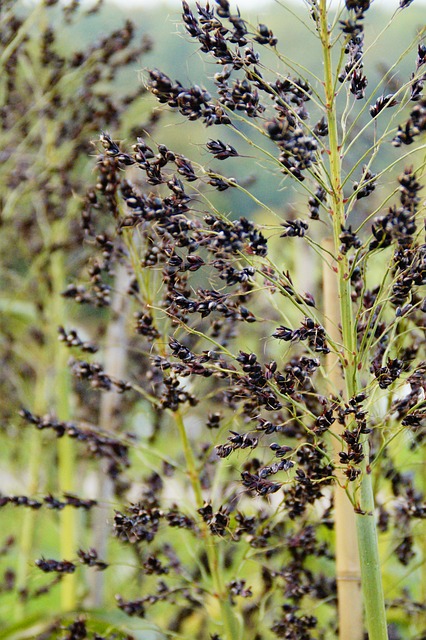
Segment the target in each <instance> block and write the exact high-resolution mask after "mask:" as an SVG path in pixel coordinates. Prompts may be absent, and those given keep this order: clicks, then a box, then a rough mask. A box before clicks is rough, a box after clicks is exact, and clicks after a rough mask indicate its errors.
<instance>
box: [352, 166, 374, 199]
mask: <svg viewBox="0 0 426 640" xmlns="http://www.w3.org/2000/svg"><path fill="white" fill-rule="evenodd" d="M375 177H376V174H375V173H373V172H372V171H370V169H369V168H368V167H367V166H365V165H364V166H363V168H362V178H361V181H360V182H354V185H353V190H354V191H355V197H356V199H357V200H360V199H361V198H367V197H368V196H369V195H370V193H373V191H374V190H375V188H376V182H375V181H374V178H375Z"/></svg>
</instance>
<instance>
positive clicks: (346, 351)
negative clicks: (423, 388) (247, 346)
mask: <svg viewBox="0 0 426 640" xmlns="http://www.w3.org/2000/svg"><path fill="white" fill-rule="evenodd" d="M327 18H328V10H327V0H320V24H319V29H320V37H321V42H322V49H323V60H324V86H325V94H326V110H327V121H328V130H329V134H328V135H329V145H330V150H329V154H330V156H329V157H330V179H331V185H330V194H329V202H330V213H331V216H332V222H333V238H334V254H335V255H336V256H338V267H337V274H336V277H337V278H338V291H339V303H340V323H341V330H342V342H343V353H342V365H343V369H344V374H345V385H346V393H347V395H348V397H349V398H350V397H353V396H354V395H355V394H356V393H357V391H358V390H359V389H358V383H357V365H358V363H357V358H356V333H355V326H354V318H353V311H352V300H351V290H350V278H349V265H348V259H347V256H346V255H342V254H341V253H340V251H339V245H340V239H339V236H340V233H341V227H342V225H344V224H345V206H344V198H343V189H342V172H341V156H340V154H341V149H340V146H339V138H338V127H337V113H336V100H335V78H334V74H333V68H332V60H331V33H330V30H329V26H328V20H327ZM367 438H368V436H367V437H365V439H364V442H363V453H364V460H363V462H362V465H361V476H360V477H361V479H360V490H359V505H358V507H359V509H358V511H359V513H358V514H357V518H356V523H357V535H358V547H359V553H360V561H361V580H362V591H363V597H364V608H365V615H366V626H367V630H368V634H369V639H370V640H387V638H388V634H387V625H386V612H385V604H384V595H383V586H382V578H381V571H380V559H379V549H378V540H377V527H376V521H375V516H374V495H373V488H372V481H371V473H370V469H369V464H368V460H369V446H368V440H367Z"/></svg>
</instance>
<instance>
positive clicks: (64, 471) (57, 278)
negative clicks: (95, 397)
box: [51, 251, 77, 611]
mask: <svg viewBox="0 0 426 640" xmlns="http://www.w3.org/2000/svg"><path fill="white" fill-rule="evenodd" d="M51 275H52V307H53V312H52V324H53V332H54V335H52V338H51V339H52V340H54V342H53V351H54V367H55V368H54V383H53V384H54V390H53V393H54V404H55V411H56V415H57V417H58V419H59V420H62V421H67V420H69V419H70V417H71V406H70V404H71V403H70V400H71V391H72V390H71V381H70V373H69V370H68V366H67V360H68V354H67V352H66V349H65V348H64V346H63V345H62V344H60V343H59V342H58V338H57V329H58V326H59V325H60V324H62V322H63V320H64V317H65V309H64V306H65V305H64V301H63V298H62V297H61V292H62V291H63V290H64V288H65V269H64V256H63V254H62V253H61V252H60V251H55V252H54V253H53V254H52V257H51ZM75 457H76V456H75V444H74V441H73V440H72V439H71V438H68V437H66V436H65V437H63V438H60V439H59V441H58V479H59V487H60V491H61V492H62V493H64V492H69V493H73V492H74V490H75V477H76V464H75ZM76 525H77V519H76V511H75V510H74V509H71V508H65V509H63V510H62V511H61V512H60V553H61V558H63V559H65V560H72V558H73V557H74V556H75V554H76V550H77V549H76V547H77V545H76V533H77V526H76ZM76 587H77V581H76V576H75V574H69V575H66V576H64V578H63V580H62V581H61V608H62V610H63V611H72V610H74V609H75V608H76V603H77V597H76Z"/></svg>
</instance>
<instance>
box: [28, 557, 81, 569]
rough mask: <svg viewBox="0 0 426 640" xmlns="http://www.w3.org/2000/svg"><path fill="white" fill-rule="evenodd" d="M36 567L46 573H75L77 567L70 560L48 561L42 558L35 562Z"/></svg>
mask: <svg viewBox="0 0 426 640" xmlns="http://www.w3.org/2000/svg"><path fill="white" fill-rule="evenodd" d="M35 565H36V567H38V568H39V569H41V571H43V572H44V573H53V572H55V573H74V571H75V570H76V565H75V564H74V563H73V562H69V561H68V560H46V559H45V558H40V559H39V560H36V561H35Z"/></svg>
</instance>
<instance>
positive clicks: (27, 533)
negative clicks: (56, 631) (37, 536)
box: [15, 363, 45, 620]
mask: <svg viewBox="0 0 426 640" xmlns="http://www.w3.org/2000/svg"><path fill="white" fill-rule="evenodd" d="M44 382H45V369H44V363H43V365H42V366H40V369H39V371H38V372H37V379H36V383H35V390H34V402H33V411H34V413H35V414H36V415H37V414H40V413H43V412H44V411H45V389H44ZM29 451H30V452H31V455H30V459H29V470H28V474H29V482H28V489H27V493H28V495H29V496H33V495H34V494H36V493H37V491H38V490H39V479H40V461H41V455H42V441H41V437H40V433H39V432H37V431H36V430H35V429H33V430H32V431H31V436H30V442H29ZM36 517H37V511H34V510H33V509H26V510H25V512H24V516H23V519H22V529H21V535H20V537H19V558H18V567H17V570H16V591H17V593H20V592H21V591H23V590H24V589H25V588H26V586H27V581H28V569H29V567H30V565H31V563H32V562H33V561H34V558H33V557H32V551H33V542H34V530H35V522H36ZM24 613H25V610H24V603H23V602H22V600H21V599H17V601H16V607H15V617H16V620H21V619H22V618H23V616H24Z"/></svg>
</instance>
